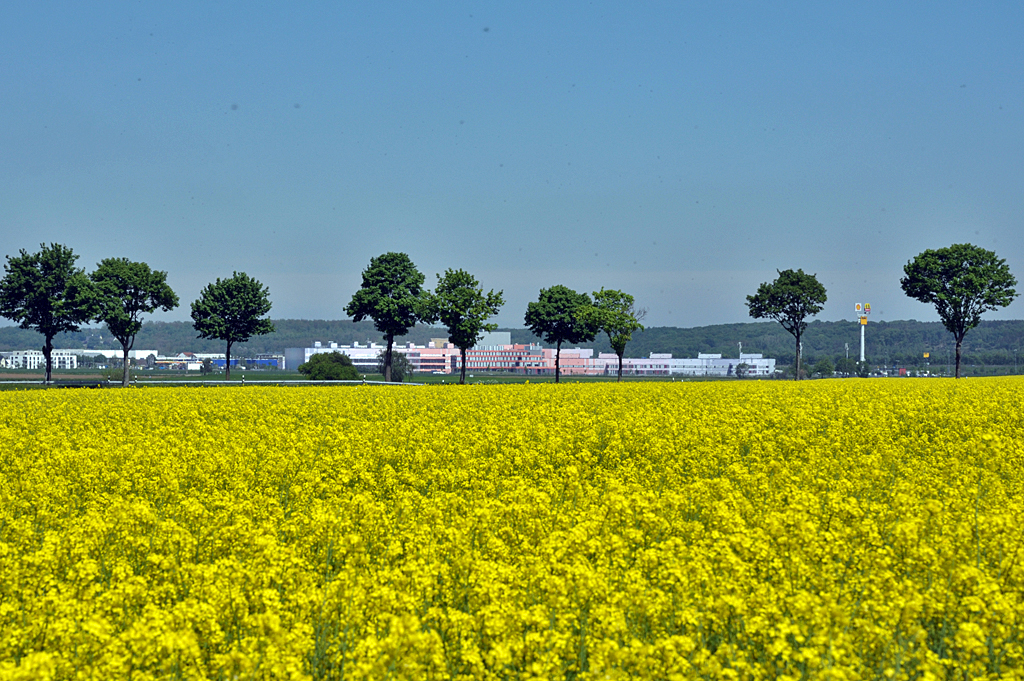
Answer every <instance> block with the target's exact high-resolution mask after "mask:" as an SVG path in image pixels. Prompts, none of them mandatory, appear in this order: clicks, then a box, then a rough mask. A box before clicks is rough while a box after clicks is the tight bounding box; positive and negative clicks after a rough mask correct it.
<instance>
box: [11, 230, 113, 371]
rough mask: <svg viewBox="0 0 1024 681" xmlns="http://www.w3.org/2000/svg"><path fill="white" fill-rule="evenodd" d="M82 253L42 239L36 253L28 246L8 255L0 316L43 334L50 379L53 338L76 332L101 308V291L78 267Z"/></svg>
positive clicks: (23, 327) (44, 351)
mask: <svg viewBox="0 0 1024 681" xmlns="http://www.w3.org/2000/svg"><path fill="white" fill-rule="evenodd" d="M76 260H78V256H77V255H75V254H74V253H73V252H72V250H71V249H70V248H68V247H66V246H62V245H61V244H50V245H49V246H47V245H46V244H40V250H39V252H38V253H28V252H27V251H25V250H24V249H22V250H21V251H20V252H19V255H17V256H15V257H11V256H7V264H6V265H4V278H3V279H2V280H0V315H2V316H4V317H6V318H7V319H10V320H11V321H14V322H17V323H18V325H19V326H20V327H21V328H22V329H34V330H36V331H38V332H39V333H40V334H41V335H42V336H43V338H44V341H45V342H44V345H43V354H44V356H45V357H46V381H47V382H49V380H50V377H51V373H52V369H53V362H52V357H51V353H52V351H53V338H54V336H56V335H57V334H59V333H68V332H74V331H78V330H79V327H80V326H81V325H82V324H84V323H85V322H87V321H89V320H90V319H93V318H94V317H95V316H96V314H97V312H98V304H97V293H96V290H95V287H94V286H93V284H92V282H91V281H90V280H89V277H87V276H86V274H85V271H84V270H82V269H81V268H78V267H75V261H76Z"/></svg>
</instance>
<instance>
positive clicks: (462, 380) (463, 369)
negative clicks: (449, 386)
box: [459, 348, 466, 385]
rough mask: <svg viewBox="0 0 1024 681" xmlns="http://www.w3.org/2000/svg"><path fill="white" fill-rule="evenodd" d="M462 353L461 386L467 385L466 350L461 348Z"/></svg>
mask: <svg viewBox="0 0 1024 681" xmlns="http://www.w3.org/2000/svg"><path fill="white" fill-rule="evenodd" d="M459 350H461V351H462V376H461V377H460V378H459V385H466V348H459Z"/></svg>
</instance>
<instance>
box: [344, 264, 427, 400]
mask: <svg viewBox="0 0 1024 681" xmlns="http://www.w3.org/2000/svg"><path fill="white" fill-rule="evenodd" d="M423 281H424V276H423V274H422V273H420V271H419V270H418V269H416V265H414V264H413V262H412V260H411V259H410V258H409V256H408V255H406V254H405V253H385V254H383V255H379V256H377V257H376V258H371V259H370V264H369V266H368V267H367V268H366V269H365V270H363V283H362V285H361V286H360V288H359V290H358V291H356V293H355V295H353V296H352V300H351V301H350V302H349V304H348V305H346V306H345V314H347V315H348V316H350V317H352V320H353V321H356V322H359V321H362V320H363V319H366V318H367V317H369V318H370V319H372V320H373V326H374V328H376V329H377V330H378V331H379V332H381V333H382V334H384V340H385V342H386V343H387V349H386V350H385V355H384V380H385V381H390V380H391V364H392V348H393V347H394V344H395V336H404V335H405V334H406V333H407V332H408V331H409V329H411V328H412V327H413V326H415V325H416V322H418V321H420V320H421V319H424V318H425V317H427V316H428V314H429V313H428V311H427V310H426V307H427V304H428V301H429V294H428V293H427V291H426V290H425V289H424V288H423Z"/></svg>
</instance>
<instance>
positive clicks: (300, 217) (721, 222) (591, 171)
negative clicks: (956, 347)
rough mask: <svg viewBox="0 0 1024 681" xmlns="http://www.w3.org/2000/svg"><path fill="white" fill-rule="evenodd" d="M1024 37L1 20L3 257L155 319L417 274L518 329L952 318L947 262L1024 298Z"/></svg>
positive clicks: (802, 23) (92, 9)
mask: <svg viewBox="0 0 1024 681" xmlns="http://www.w3.org/2000/svg"><path fill="white" fill-rule="evenodd" d="M1022 33H1024V6H1022V5H1021V4H1020V3H1014V2H983V3H970V4H969V3H962V2H929V3H925V2H903V3H881V2H869V3H812V2H805V3H796V2H780V3H753V2H749V3H748V2H726V3H696V2H682V1H677V2H665V3H659V2H647V3H610V2H608V3H606V2H593V3H584V2H570V3H533V2H525V3H475V2H464V3H463V2H449V3H411V2H399V3H258V2H257V3H253V2H248V3H232V2H217V3H211V2H205V3H118V2H110V3H79V2H73V3H56V2H32V3H8V4H7V5H6V6H5V7H4V9H3V10H0V64H3V68H2V69H0V93H2V94H0V97H2V106H0V152H2V158H3V160H4V162H3V163H2V164H0V230H2V231H0V234H2V236H3V241H4V247H5V249H6V250H5V253H6V254H15V253H17V251H18V249H21V248H24V249H26V250H30V251H32V250H36V249H38V246H39V243H40V242H60V243H64V244H66V245H68V246H71V247H72V248H73V249H74V250H75V252H76V253H78V254H80V255H81V260H80V264H81V265H83V266H85V267H86V268H88V269H91V268H92V267H94V266H95V264H96V263H97V262H98V261H99V260H100V259H102V258H104V257H111V256H118V257H121V256H124V257H129V258H132V259H135V260H143V261H146V262H148V263H149V264H150V265H151V266H153V267H155V268H157V269H162V270H166V271H167V272H168V274H169V281H170V282H171V284H172V286H173V287H174V288H175V290H176V291H177V292H178V294H179V296H180V298H181V300H182V306H181V307H180V308H179V309H178V310H176V311H174V312H171V313H166V314H160V315H154V316H153V317H152V318H153V319H165V320H174V319H188V310H189V307H188V304H189V302H190V301H191V300H194V299H195V298H196V297H197V295H198V294H199V291H200V289H201V288H202V287H203V286H205V285H206V284H207V283H208V282H210V281H212V280H213V279H215V278H217V277H224V276H230V274H231V272H232V271H234V270H239V271H245V272H247V273H248V274H250V275H251V276H254V277H256V278H258V279H260V280H261V281H262V282H263V283H265V284H267V285H268V286H269V288H270V292H271V299H272V300H273V302H274V308H273V310H272V316H274V317H277V318H284V317H305V318H327V319H338V318H343V317H344V313H343V311H342V310H343V308H344V306H345V304H346V303H347V302H348V300H349V299H350V297H351V295H352V293H353V292H354V291H355V290H356V289H357V288H358V286H359V282H360V273H361V271H362V269H363V268H364V267H365V266H366V265H367V263H368V262H369V260H370V258H371V257H373V256H376V255H379V254H381V253H383V252H385V251H390V250H395V251H404V252H406V253H408V254H409V255H410V256H411V257H412V259H413V260H414V262H416V264H417V265H418V266H419V267H420V269H421V270H422V271H423V272H424V274H426V276H427V283H428V285H432V284H433V282H434V281H435V274H436V273H439V272H443V271H444V269H445V268H449V267H451V268H463V269H466V270H468V271H470V272H472V273H473V274H475V275H476V276H477V278H478V279H479V280H480V281H481V283H482V284H483V285H484V286H485V287H486V288H494V289H503V290H504V292H505V298H506V301H507V303H506V305H505V307H504V309H503V310H502V312H501V314H500V316H499V317H498V319H497V321H498V322H499V323H501V324H502V325H508V326H522V325H523V314H524V312H525V308H526V304H527V303H528V302H529V301H531V300H535V299H536V297H537V293H538V291H539V289H540V288H542V287H547V286H551V285H554V284H564V285H567V286H570V287H572V288H575V289H577V290H582V291H593V290H596V289H598V288H600V287H602V286H603V287H607V288H618V289H622V290H625V291H628V292H631V293H633V294H634V295H635V296H636V298H637V301H638V304H640V305H641V306H644V307H647V308H649V316H648V318H647V322H648V323H649V324H651V325H656V326H662V325H665V326H697V325H703V324H717V323H729V322H739V321H747V320H749V317H748V315H747V310H746V306H745V304H744V303H745V296H746V295H747V294H749V293H753V292H754V290H756V288H757V286H758V284H760V283H761V282H763V281H767V280H770V279H772V278H774V276H775V270H776V269H786V268H794V269H795V268H802V269H804V270H805V271H807V272H813V273H817V275H818V277H819V279H820V280H821V281H822V283H823V284H824V285H825V287H826V288H827V290H828V298H829V299H828V303H827V304H826V307H825V310H824V312H823V313H821V314H820V315H819V317H818V318H820V319H826V320H834V319H850V318H853V316H854V314H853V308H854V304H855V303H856V302H858V301H859V302H869V303H871V304H872V308H873V315H872V317H873V319H878V320H895V319H910V318H913V319H925V320H932V319H936V318H937V317H936V316H935V314H934V311H933V310H931V309H930V308H928V307H927V306H925V305H922V304H920V303H917V302H915V301H912V300H910V299H908V298H906V297H905V296H904V295H903V293H902V292H901V291H900V287H899V277H900V275H901V274H902V266H903V265H904V264H905V263H906V262H907V261H908V260H909V259H910V258H912V257H913V256H914V255H916V254H917V253H919V252H921V251H922V250H924V249H926V248H939V247H943V246H948V245H950V244H952V243H961V242H965V241H967V242H971V243H975V244H978V245H980V246H983V247H985V248H988V249H991V250H994V251H996V252H997V253H998V254H999V256H1000V257H1003V258H1006V260H1007V263H1008V264H1009V265H1010V267H1011V269H1012V270H1013V272H1014V273H1015V274H1016V275H1017V276H1018V278H1024V239H1021V237H1020V236H1019V233H1020V226H1021V218H1022V213H1024V211H1022V199H1024V165H1022V163H1021V159H1022V158H1024V126H1022V122H1024V116H1022V114H1024V47H1022V46H1024V41H1022V40H1021V39H1020V36H1021V35H1022ZM1022 288H1024V287H1022ZM1022 305H1024V303H1021V302H1020V301H1019V300H1018V301H1017V302H1015V303H1014V304H1013V305H1011V306H1010V307H1008V308H1006V309H1004V310H1001V311H998V312H992V313H988V314H987V315H986V318H987V319H1001V318H1002V319H1008V318H1020V317H1021V316H1022V312H1021V310H1022V309H1024V308H1022V307H1021V306H1022Z"/></svg>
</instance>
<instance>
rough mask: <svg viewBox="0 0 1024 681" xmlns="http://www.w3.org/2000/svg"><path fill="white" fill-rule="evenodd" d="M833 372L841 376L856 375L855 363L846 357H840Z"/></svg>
mask: <svg viewBox="0 0 1024 681" xmlns="http://www.w3.org/2000/svg"><path fill="white" fill-rule="evenodd" d="M835 370H836V371H837V372H838V373H840V374H842V375H843V376H853V375H854V374H856V373H857V361H856V360H853V359H850V358H848V357H840V358H839V359H837V360H836V363H835Z"/></svg>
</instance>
